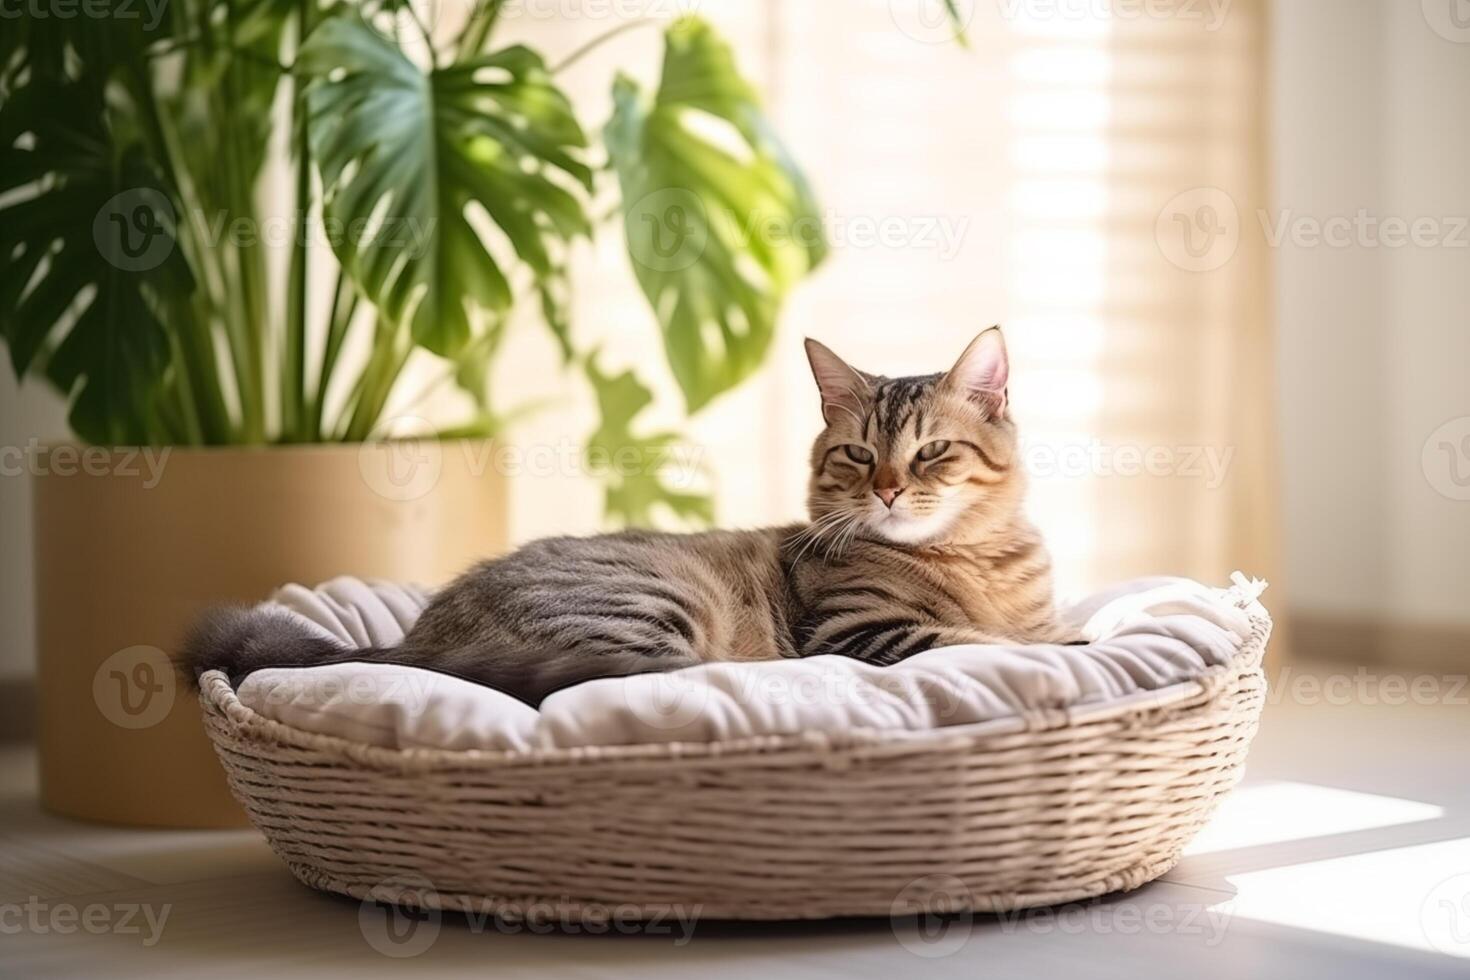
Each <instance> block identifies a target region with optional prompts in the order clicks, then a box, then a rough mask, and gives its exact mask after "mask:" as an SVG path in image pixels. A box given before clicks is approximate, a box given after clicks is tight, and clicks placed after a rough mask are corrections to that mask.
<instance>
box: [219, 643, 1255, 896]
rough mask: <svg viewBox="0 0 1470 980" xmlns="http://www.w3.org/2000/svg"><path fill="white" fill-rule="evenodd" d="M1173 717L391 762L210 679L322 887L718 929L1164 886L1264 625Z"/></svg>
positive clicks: (1226, 734) (292, 862) (291, 847)
mask: <svg viewBox="0 0 1470 980" xmlns="http://www.w3.org/2000/svg"><path fill="white" fill-rule="evenodd" d="M1253 626H1254V630H1253V635H1252V636H1251V637H1250V638H1249V640H1248V641H1247V643H1246V644H1245V645H1244V647H1243V649H1242V651H1241V653H1240V654H1239V655H1238V656H1237V657H1236V659H1235V660H1234V662H1233V663H1232V664H1231V665H1230V666H1229V667H1228V668H1216V669H1213V670H1212V671H1211V672H1209V673H1208V674H1206V675H1205V676H1204V677H1202V678H1201V679H1200V682H1199V683H1198V684H1197V685H1186V687H1187V688H1188V689H1187V690H1183V691H1181V692H1180V695H1181V696H1180V699H1179V700H1177V701H1176V702H1174V703H1171V704H1168V705H1167V706H1166V707H1157V706H1155V707H1151V708H1146V709H1139V710H1133V711H1126V712H1121V713H1116V714H1114V715H1112V716H1110V717H1106V718H1099V719H1097V720H1092V721H1085V722H1077V721H1075V720H1072V721H1069V720H1068V719H1067V718H1065V717H1058V716H1057V714H1056V713H1050V714H1049V715H1046V716H1038V717H1036V718H1034V719H1028V727H1027V730H1026V731H1023V732H1019V733H1016V734H1006V735H996V734H988V735H987V734H983V733H968V732H967V731H966V729H964V728H949V729H940V730H936V731H934V732H928V733H923V734H920V735H915V734H912V733H892V732H871V731H870V732H853V733H849V734H846V735H843V736H841V737H836V736H832V735H817V734H807V735H794V736H781V737H773V738H762V739H753V740H747V741H742V742H722V743H712V744H688V743H678V744H670V745H642V746H613V747H604V748H594V749H587V748H582V749H554V750H544V751H535V752H528V753H526V752H523V753H501V752H446V751H434V750H406V751H397V750H389V749H383V748H377V747H373V746H366V745H358V744H353V743H350V742H346V741H343V740H341V739H337V738H332V737H328V736H323V735H318V734H314V733H310V732H304V731H301V730H298V729H293V728H289V727H287V726H285V725H282V724H279V723H277V722H275V721H272V720H269V719H267V718H264V717H262V716H260V715H258V714H256V713H255V712H253V711H252V710H250V709H249V708H248V707H246V706H245V705H243V704H241V703H240V701H239V700H238V699H237V698H236V697H235V694H234V691H233V690H232V689H231V688H230V686H229V683H228V682H227V680H226V679H225V677H224V676H223V675H222V674H218V673H210V674H206V675H205V676H204V678H203V680H202V689H201V700H202V702H203V705H204V709H205V711H204V713H205V721H206V726H207V728H208V730H209V734H210V737H211V738H212V739H213V741H214V744H215V747H216V749H217V751H218V753H219V757H220V759H221V761H222V762H223V764H224V767H225V770H226V772H227V774H228V776H229V781H230V785H231V788H232V790H233V791H234V793H235V795H236V797H237V798H238V799H239V800H240V802H241V803H242V804H243V805H244V806H245V808H246V810H247V812H248V813H249V815H250V818H251V820H252V821H254V823H255V825H256V826H257V827H258V828H260V830H261V831H262V832H263V833H264V834H265V836H266V838H267V840H268V841H269V842H270V845H271V846H272V847H273V848H274V849H275V851H276V853H278V854H279V855H280V856H281V857H282V858H283V859H284V860H285V861H286V863H287V864H288V865H289V866H290V868H291V870H292V872H293V873H294V874H295V875H296V876H297V877H298V878H299V879H301V880H302V881H303V882H305V883H306V884H308V885H311V886H312V887H315V888H320V889H324V890H328V891H334V892H340V893H344V894H349V895H353V896H355V897H358V898H364V897H373V898H377V899H382V900H385V901H395V902H402V903H404V904H409V905H428V906H432V907H440V908H449V909H461V910H467V911H474V910H482V911H483V910H487V909H489V910H494V911H495V912H496V914H498V915H504V916H508V917H514V916H516V915H518V914H522V913H525V912H526V910H528V909H530V908H533V907H537V908H546V907H553V908H557V909H562V910H577V909H583V910H594V909H606V908H608V907H610V906H618V907H620V908H623V909H627V908H629V907H632V908H635V909H637V910H640V911H641V912H642V913H643V914H647V915H649V916H655V915H661V914H665V913H666V912H667V911H668V910H669V909H670V908H684V909H694V910H697V912H698V914H699V915H701V916H704V917H707V918H711V919H724V918H735V919H800V918H821V917H828V916H838V915H884V916H887V915H891V914H900V913H903V912H906V911H917V910H918V909H920V908H933V907H943V908H947V909H959V908H964V909H973V910H975V911H1004V910H1008V909H1016V908H1024V907H1029V906H1036V905H1047V904H1056V903H1061V902H1070V901H1076V900H1080V899H1085V898H1090V897H1093V896H1097V895H1102V894H1106V893H1108V892H1114V891H1123V890H1128V889H1132V888H1137V887H1138V886H1140V885H1142V884H1144V883H1145V882H1148V881H1151V880H1152V879H1154V878H1157V877H1158V876H1159V875H1162V874H1164V873H1165V872H1166V871H1168V870H1169V869H1170V868H1172V867H1173V866H1174V864H1175V863H1176V862H1177V861H1178V859H1179V855H1180V852H1181V851H1182V850H1183V848H1184V846H1185V845H1186V844H1187V843H1188V842H1189V841H1190V840H1191V839H1192V838H1193V837H1194V835H1195V834H1196V833H1197V832H1198V831H1199V829H1200V828H1201V827H1202V826H1203V825H1204V823H1205V821H1206V820H1207V819H1208V818H1209V817H1210V814H1211V813H1212V812H1213V810H1214V808H1215V806H1216V804H1217V803H1218V801H1219V800H1220V798H1221V797H1222V796H1223V795H1224V794H1225V793H1226V792H1227V791H1228V790H1229V789H1230V788H1231V787H1232V786H1234V785H1235V784H1236V782H1238V781H1239V779H1240V776H1241V773H1242V766H1243V763H1244V760H1245V755H1246V750H1247V748H1248V747H1249V745H1250V741H1251V739H1252V737H1253V736H1254V734H1255V732H1256V728H1257V724H1258V721H1259V718H1260V713H1261V708H1262V706H1263V704H1264V702H1265V679H1264V674H1263V672H1262V670H1261V659H1262V656H1263V653H1264V650H1265V645H1266V641H1267V638H1268V637H1269V634H1270V621H1269V619H1267V618H1265V617H1264V616H1259V617H1256V618H1254V620H1253Z"/></svg>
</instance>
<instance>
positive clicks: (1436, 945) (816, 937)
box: [0, 671, 1470, 980]
mask: <svg viewBox="0 0 1470 980" xmlns="http://www.w3.org/2000/svg"><path fill="white" fill-rule="evenodd" d="M1346 673H1347V674H1348V675H1349V676H1350V677H1351V676H1353V672H1352V671H1347V672H1346ZM1309 687H1310V686H1309V685H1308V686H1307V687H1300V688H1294V689H1295V690H1298V691H1299V692H1302V694H1303V696H1302V697H1300V698H1292V697H1284V698H1281V700H1279V701H1278V702H1277V703H1273V704H1272V705H1271V707H1270V708H1268V712H1267V717H1266V722H1265V724H1264V727H1263V730H1262V733H1261V736H1260V740H1259V741H1258V743H1257V745H1256V747H1255V749H1254V750H1253V754H1252V757H1251V765H1250V772H1249V775H1248V777H1247V782H1246V784H1245V785H1244V786H1242V787H1241V788H1240V789H1239V790H1238V791H1237V792H1236V793H1235V795H1234V796H1233V797H1232V798H1231V799H1230V800H1229V801H1228V803H1227V805H1226V806H1225V808H1224V809H1223V810H1222V812H1221V813H1220V814H1219V816H1218V817H1217V819H1216V820H1215V822H1214V823H1213V824H1212V825H1211V827H1210V828H1209V829H1208V830H1207V832H1206V834H1205V836H1204V837H1203V838H1202V839H1201V840H1200V841H1198V842H1197V843H1196V845H1195V846H1194V848H1192V850H1191V853H1190V856H1189V857H1187V858H1186V859H1185V860H1184V862H1183V863H1182V864H1181V865H1180V866H1179V867H1178V868H1177V869H1176V870H1175V871H1174V872H1173V873H1171V874H1170V875H1168V876H1167V877H1166V878H1165V879H1164V880H1162V881H1159V882H1156V883H1155V884H1153V885H1150V886H1148V887H1146V888H1143V889H1141V890H1139V891H1137V892H1134V893H1132V894H1130V895H1125V896H1119V897H1115V898H1112V899H1109V900H1106V901H1103V902H1100V903H1096V904H1090V905H1086V906H1075V907H1069V908H1064V909H1061V910H1056V911H1053V912H1050V913H1045V914H1040V915H1035V916H1022V917H1021V918H1019V919H1011V920H1009V921H1008V920H1005V919H998V918H996V917H990V916H982V917H975V918H974V919H973V920H970V919H966V918H964V917H960V918H956V919H954V920H952V921H949V922H947V923H944V924H942V925H941V926H940V928H939V929H937V930H935V931H930V932H923V933H921V932H919V931H918V930H916V929H915V927H914V925H913V924H912V923H902V922H901V923H896V924H895V923H890V922H888V921H882V920H880V921H842V922H831V923H805V924H793V925H743V924H730V923H714V922H698V921H696V922H695V923H693V926H692V932H690V933H686V932H685V930H684V928H682V927H680V926H679V925H677V924H675V925H673V926H672V928H671V929H670V930H669V931H666V932H664V933H663V934H661V935H587V934H567V933H557V934H549V935H545V934H543V935H535V934H529V933H524V932H522V933H518V934H512V933H507V932H504V931H498V930H495V929H493V928H490V929H480V930H476V929H473V928H471V927H470V926H469V925H468V924H467V923H466V922H465V921H464V920H463V919H462V918H456V917H453V916H445V917H443V919H442V921H439V922H435V921H433V920H427V921H422V922H418V923H413V922H408V923H400V925H403V926H404V929H405V931H403V932H401V933H395V935H396V936H397V937H398V939H399V940H400V941H398V942H390V941H387V939H386V935H387V934H386V933H385V931H384V930H385V928H386V925H385V920H384V919H383V918H382V913H381V910H379V909H377V908H375V907H372V906H369V907H367V908H365V909H364V908H363V907H361V906H359V904H358V903H357V902H354V901H350V900H347V899H342V898H337V897H333V896H328V895H322V894H318V893H315V892H312V891H309V890H308V889H306V888H304V887H302V886H300V885H298V884H297V883H296V882H295V881H294V880H293V879H292V878H291V877H290V875H289V874H287V872H286V871H285V869H284V868H283V867H282V866H281V865H280V864H279V863H278V862H277V861H276V859H275V858H274V857H273V856H272V855H271V854H270V852H269V851H268V850H267V849H266V847H265V845H264V844H263V843H262V842H261V841H260V840H259V839H258V838H257V837H256V836H255V834H254V833H253V832H249V831H242V832H226V833H218V832H190V833H178V832H139V831H123V830H114V829H109V828H101V827H95V826H89V825H85V824H79V823H74V822H71V821H67V820H63V819H60V818H56V817H52V816H49V815H47V814H45V813H43V812H41V811H40V809H39V808H38V807H37V805H36V803H35V793H34V760H33V757H32V755H31V753H30V751H29V750H28V749H23V748H12V749H6V750H0V975H3V976H16V977H72V976H77V977H80V976H86V977H146V978H150V980H152V978H164V977H188V978H202V977H213V976H220V977H236V976H250V977H264V978H268V980H286V978H290V977H298V976H301V977H305V976H338V975H340V976H351V977H354V978H370V977H379V976H384V977H386V976H404V975H408V974H409V973H410V972H411V973H412V974H413V975H415V976H424V975H435V976H438V975H443V976H466V975H470V974H471V973H473V974H475V975H494V976H520V975H529V974H530V973H532V971H535V972H536V973H538V974H540V975H542V976H545V977H548V978H557V980H559V978H564V977H583V976H604V975H615V976H616V975H625V976H628V977H636V978H640V980H642V978H648V977H653V978H659V977H670V978H676V977H677V978H680V980H685V978H688V977H697V978H699V980H717V978H723V977H731V978H745V977H752V976H756V977H762V976H769V977H783V978H784V977H875V978H882V980H906V978H907V977H910V976H919V975H922V976H924V977H931V976H932V977H951V976H952V977H965V978H976V977H1011V976H1015V977H1027V978H1045V977H1119V978H1127V980H1144V978H1150V977H1161V978H1162V977H1167V978H1170V980H1178V978H1180V977H1186V978H1189V980H1206V978H1211V977H1221V978H1226V977H1229V978H1238V977H1248V976H1249V977H1291V978H1296V977H1331V978H1334V980H1346V978H1352V977H1365V978H1373V980H1381V978H1388V977H1394V978H1409V977H1441V976H1443V977H1460V978H1465V977H1470V759H1467V749H1470V704H1467V699H1470V691H1467V690H1464V689H1460V690H1458V692H1457V693H1455V685H1454V684H1453V683H1450V684H1444V685H1441V686H1440V687H1439V690H1438V698H1437V700H1438V703H1433V704H1424V705H1406V704H1397V705H1394V704H1383V703H1372V704H1370V703H1364V702H1365V701H1369V700H1372V701H1382V700H1385V699H1388V700H1394V699H1395V698H1393V696H1392V695H1393V693H1396V692H1390V690H1389V689H1387V688H1383V689H1381V691H1380V689H1379V688H1378V687H1377V686H1376V685H1375V684H1374V683H1373V681H1372V680H1371V679H1370V680H1368V681H1367V682H1366V683H1363V682H1358V681H1353V682H1352V684H1351V689H1352V691H1353V692H1354V693H1353V695H1352V697H1351V699H1350V700H1351V703H1347V704H1332V703H1322V702H1321V700H1320V698H1317V697H1314V696H1313V695H1312V694H1311V693H1310V690H1309ZM1452 695H1453V696H1452ZM1313 701H1316V702H1317V703H1304V702H1313ZM1446 701H1454V702H1455V703H1445V702H1446ZM149 916H151V918H150V917H149ZM378 947H382V948H384V949H387V950H388V951H389V952H392V953H404V952H414V953H415V955H414V956H412V958H403V957H398V956H390V955H387V954H386V953H384V952H381V951H380V950H379V948H378Z"/></svg>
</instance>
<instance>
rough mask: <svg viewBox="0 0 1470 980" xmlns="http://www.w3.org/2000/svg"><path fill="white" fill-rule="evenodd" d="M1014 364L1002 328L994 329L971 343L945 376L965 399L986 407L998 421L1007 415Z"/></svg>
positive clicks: (949, 383)
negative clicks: (1008, 388) (1008, 390)
mask: <svg viewBox="0 0 1470 980" xmlns="http://www.w3.org/2000/svg"><path fill="white" fill-rule="evenodd" d="M1010 376H1011V361H1010V357H1009V356H1008V355H1007V354H1006V342H1005V338H1004V337H1003V336H1001V332H1000V327H991V328H990V329H989V330H986V331H985V332H984V333H982V334H980V336H978V337H976V338H975V339H974V340H972V341H970V346H969V347H966V348H965V352H964V353H963V354H961V355H960V359H959V360H958V361H955V365H954V367H952V368H950V369H949V373H948V374H946V375H945V376H944V381H945V383H946V384H948V385H950V386H951V387H952V388H954V389H955V390H957V391H959V392H962V393H963V394H964V395H965V397H967V398H969V399H970V400H971V401H973V402H977V403H979V404H980V405H982V406H984V407H985V408H986V409H987V410H988V411H989V413H990V415H991V416H992V417H994V418H1003V417H1004V416H1005V414H1006V403H1007V396H1006V385H1007V384H1008V383H1009V381H1010Z"/></svg>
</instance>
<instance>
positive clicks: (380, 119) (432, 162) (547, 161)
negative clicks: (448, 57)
mask: <svg viewBox="0 0 1470 980" xmlns="http://www.w3.org/2000/svg"><path fill="white" fill-rule="evenodd" d="M297 65H298V68H299V69H300V70H301V71H302V72H303V73H304V75H305V76H306V77H308V78H309V79H310V82H309V84H308V86H307V88H306V96H305V97H306V103H307V109H308V113H309V122H308V131H309V136H310V143H311V152H312V155H313V158H314V159H315V160H316V161H317V164H318V166H319V167H320V169H321V175H322V183H323V186H324V188H325V197H326V205H325V210H324V215H325V217H326V219H327V222H328V227H329V231H330V230H332V229H333V228H335V229H337V230H340V231H342V232H344V233H343V234H340V235H334V236H333V237H334V241H333V247H334V249H335V250H336V252H337V255H338V257H339V258H340V259H341V261H342V264H343V266H344V267H345V268H346V269H347V270H348V272H349V274H350V275H352V277H353V278H354V279H355V280H356V281H357V283H358V284H359V285H360V286H361V288H362V290H363V292H364V294H365V295H366V296H367V297H368V298H369V299H370V300H372V302H373V303H374V304H375V305H376V306H377V308H378V310H379V311H380V313H382V314H383V315H385V316H387V317H388V318H389V320H390V321H391V322H393V323H395V324H408V325H409V327H410V329H411V334H412V337H413V339H414V341H415V342H417V343H419V344H422V345H423V346H425V347H427V348H428V349H430V350H432V351H434V352H435V353H438V354H443V355H449V356H452V355H454V354H455V353H457V352H458V351H460V350H461V349H462V348H463V347H464V346H465V345H466V344H467V343H468V342H469V341H470V339H471V337H472V336H474V334H475V323H476V318H477V316H478V314H480V313H486V314H490V315H492V316H493V315H495V314H500V313H503V312H504V311H506V310H507V309H508V308H509V307H510V305H511V302H512V296H513V294H512V288H511V284H510V282H509V281H508V278H507V270H506V269H504V268H502V266H501V264H500V263H499V262H497V261H496V259H495V258H494V257H493V256H492V255H491V252H490V250H489V249H488V248H487V247H486V243H485V242H484V241H483V240H482V239H481V237H480V233H479V232H478V231H477V230H476V229H475V227H474V226H473V225H472V224H471V222H470V220H469V218H468V217H467V215H466V210H467V208H470V207H471V206H472V205H478V206H479V207H481V208H483V209H484V211H485V213H486V214H487V215H488V217H489V219H490V220H491V221H492V222H494V224H495V225H496V226H498V227H499V229H500V231H501V232H503V233H504V235H505V237H506V239H508V240H509V243H510V246H511V248H512V249H513V250H514V252H515V255H516V256H517V257H518V258H519V259H520V260H521V261H522V262H524V263H525V265H526V266H528V267H529V268H530V269H531V271H532V273H533V274H534V275H535V276H536V277H537V279H538V280H541V279H550V278H552V277H554V276H555V275H556V272H557V268H558V265H557V263H558V252H559V251H560V250H562V249H563V248H564V246H565V245H566V243H568V242H569V241H570V240H571V239H572V238H573V237H574V236H576V235H579V234H584V233H586V232H587V230H588V226H587V221H586V216H585V212H584V209H583V207H582V204H581V201H580V200H579V198H578V197H577V196H576V195H575V194H574V193H573V192H572V191H571V190H569V189H568V187H567V186H564V185H567V184H571V185H572V186H573V187H575V185H576V184H578V183H580V184H581V185H583V186H584V187H587V186H590V184H591V179H592V177H591V172H590V171H589V170H588V168H587V167H586V165H585V164H584V163H583V162H582V161H581V160H580V159H579V157H580V151H581V150H582V148H583V147H584V146H585V143H586V139H585V137H584V135H583V133H582V130H581V127H580V126H579V125H578V124H577V121H576V118H575V117H574V116H573V115H572V111H571V107H570V105H569V104H568V102H567V100H566V98H565V96H564V95H563V94H562V93H561V91H560V90H559V89H557V88H556V87H555V85H553V84H552V81H551V78H550V76H549V75H548V73H547V71H546V69H545V66H544V65H543V63H542V61H541V58H540V56H539V55H537V54H535V53H534V52H532V51H530V50H529V49H527V48H524V47H519V46H516V47H511V48H506V49H505V50H503V51H498V52H495V53H493V54H489V55H484V56H480V57H476V58H472V59H470V60H467V61H461V62H456V63H454V64H451V65H447V66H444V67H440V68H435V69H433V70H431V71H427V72H426V71H423V70H421V69H420V68H419V67H418V66H416V65H415V64H414V63H413V62H411V61H410V60H409V59H408V58H407V57H405V56H404V54H403V53H402V52H401V51H400V50H399V49H398V48H397V47H395V46H394V45H393V44H392V43H391V42H389V41H388V40H387V39H385V38H384V37H383V36H382V35H380V34H379V33H377V32H376V31H374V30H373V29H372V28H371V27H369V26H368V25H366V24H365V23H363V22H361V21H359V20H356V19H352V18H350V17H345V16H344V17H337V18H333V19H330V20H327V21H325V22H323V23H322V24H321V25H320V26H319V27H317V28H316V30H315V31H313V32H312V34H311V35H310V36H309V37H308V38H307V41H306V43H305V45H304V46H303V47H302V50H301V55H300V58H299V59H298V61H297Z"/></svg>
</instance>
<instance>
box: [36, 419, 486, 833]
mask: <svg viewBox="0 0 1470 980" xmlns="http://www.w3.org/2000/svg"><path fill="white" fill-rule="evenodd" d="M492 460H493V456H492V454H491V452H490V449H489V447H488V444H486V443H476V442H446V443H438V442H406V443H368V444H364V445H363V446H361V447H359V446H311V447H300V448H271V449H170V450H162V449H160V450H151V451H146V452H145V451H138V452H134V451H131V450H103V449H79V448H77V447H72V446H58V447H51V448H49V449H47V450H43V451H41V452H40V453H38V454H37V455H36V456H35V459H34V464H35V465H34V472H35V474H36V477H35V511H36V514H35V533H36V537H35V558H36V601H37V647H38V651H39V658H38V661H39V662H38V665H37V678H38V689H39V695H38V699H39V748H40V756H41V800H42V803H43V804H44V805H45V806H46V807H47V808H49V809H51V810H53V811H55V812H57V813H62V814H65V815H68V816H74V817H81V818H84V819H89V820H100V821H106V822H110V823H122V824H133V825H144V826H155V827H221V826H234V825H239V824H243V823H244V822H245V821H244V815H243V813H242V812H241V811H240V809H239V808H238V807H237V805H236V804H235V802H234V801H233V800H232V799H231V798H230V795H229V791H228V790H227V789H226V787H225V780H224V775H223V772H222V771H221V769H220V765H219V762H218V760H217V759H216V758H215V756H214V752H213V750H212V749H211V748H210V745H209V741H208V739H207V738H206V737H205V734H204V729H203V727H202V723H201V720H200V715H199V707H198V703H197V702H196V700H195V698H194V696H193V695H192V693H190V692H189V691H188V690H187V689H186V688H185V687H184V686H183V685H182V684H181V683H179V681H178V678H177V677H176V676H175V675H174V674H173V672H172V671H171V669H170V663H169V659H170V656H171V654H172V653H173V651H174V650H175V649H176V645H177V643H178V642H179V640H180V638H181V637H182V635H183V633H184V632H185V630H187V628H188V626H189V624H190V623H191V622H192V621H193V620H194V618H195V617H196V616H197V615H198V614H199V612H200V611H201V610H203V609H204V608H205V607H207V606H210V605H212V604H216V603H220V602H227V601H241V602H249V601H255V600H258V599H261V598H263V597H264V596H266V595H268V594H269V593H270V592H271V591H272V590H274V589H275V588H276V587H277V586H279V585H281V584H283V583H286V582H293V581H294V582H305V583H316V582H320V581H323V580H326V579H328V578H331V577H333V576H336V575H359V576H364V577H369V578H387V579H395V580H399V581H408V582H418V583H423V584H426V585H434V584H439V583H442V582H444V581H446V580H448V579H449V578H451V577H453V576H454V575H455V574H456V573H458V572H460V571H461V570H463V569H464V568H465V567H467V566H468V565H470V564H471V563H473V562H474V561H476V560H478V559H480V558H484V557H488V556H490V555H492V554H495V553H497V552H499V551H502V550H504V548H505V545H506V505H505V480H504V479H503V477H502V476H501V475H500V474H499V473H497V471H496V469H495V467H494V466H493V465H492Z"/></svg>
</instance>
